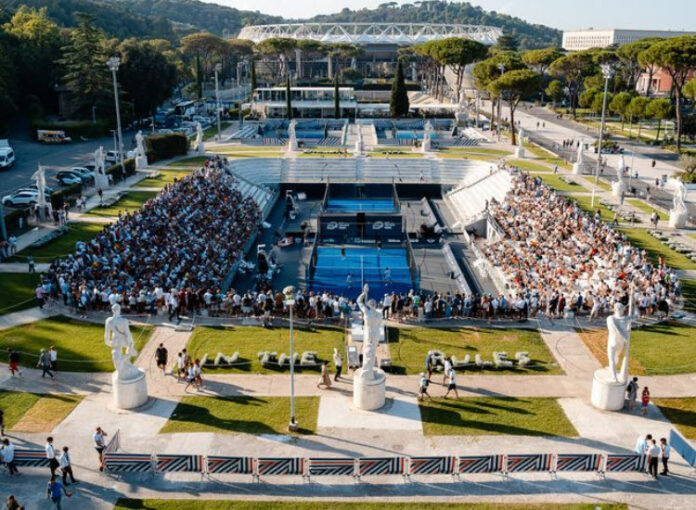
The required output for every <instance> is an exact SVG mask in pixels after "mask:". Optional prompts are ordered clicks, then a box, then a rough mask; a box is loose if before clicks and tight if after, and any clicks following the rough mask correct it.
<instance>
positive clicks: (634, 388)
mask: <svg viewBox="0 0 696 510" xmlns="http://www.w3.org/2000/svg"><path fill="white" fill-rule="evenodd" d="M626 393H627V394H628V395H627V398H628V410H629V411H633V409H635V407H636V398H637V397H638V378H637V377H634V378H633V379H631V382H629V383H628V386H626Z"/></svg>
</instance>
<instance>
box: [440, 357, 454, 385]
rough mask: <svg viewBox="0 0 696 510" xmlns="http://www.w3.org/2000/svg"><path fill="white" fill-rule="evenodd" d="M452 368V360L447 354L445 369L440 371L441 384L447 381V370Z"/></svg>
mask: <svg viewBox="0 0 696 510" xmlns="http://www.w3.org/2000/svg"><path fill="white" fill-rule="evenodd" d="M450 370H452V361H451V360H450V357H449V356H447V357H446V358H445V369H444V370H443V371H442V384H443V385H444V384H445V382H447V378H448V377H449V371H450Z"/></svg>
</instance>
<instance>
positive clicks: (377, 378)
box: [353, 285, 386, 411]
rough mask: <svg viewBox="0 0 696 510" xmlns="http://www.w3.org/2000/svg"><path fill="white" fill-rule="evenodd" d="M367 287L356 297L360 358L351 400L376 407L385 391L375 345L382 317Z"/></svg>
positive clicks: (359, 404)
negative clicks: (359, 317) (360, 332)
mask: <svg viewBox="0 0 696 510" xmlns="http://www.w3.org/2000/svg"><path fill="white" fill-rule="evenodd" d="M369 290H370V289H369V287H368V286H367V285H365V286H364V287H363V291H362V293H361V294H360V296H359V297H358V299H357V305H358V308H359V309H360V311H361V312H362V316H363V350H362V354H363V361H362V366H361V367H360V368H359V369H357V370H356V371H355V375H354V377H353V403H354V404H355V406H356V407H358V408H359V409H364V410H368V411H371V410H375V409H379V408H380V407H382V406H384V402H385V395H386V376H385V374H384V371H382V370H381V369H379V368H375V365H376V362H377V346H378V345H379V339H380V337H381V334H382V331H383V330H384V319H383V318H382V309H381V308H380V307H378V306H377V303H376V302H375V300H374V299H369V300H368V299H367V294H368V291H369Z"/></svg>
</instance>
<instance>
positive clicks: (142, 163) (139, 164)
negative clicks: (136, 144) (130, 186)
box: [135, 156, 147, 170]
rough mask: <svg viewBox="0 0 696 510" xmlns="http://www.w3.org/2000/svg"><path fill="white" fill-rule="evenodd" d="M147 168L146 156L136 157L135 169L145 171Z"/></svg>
mask: <svg viewBox="0 0 696 510" xmlns="http://www.w3.org/2000/svg"><path fill="white" fill-rule="evenodd" d="M146 168H147V156H136V158H135V169H136V170H145V169H146Z"/></svg>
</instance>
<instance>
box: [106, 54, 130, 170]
mask: <svg viewBox="0 0 696 510" xmlns="http://www.w3.org/2000/svg"><path fill="white" fill-rule="evenodd" d="M120 63H121V59H120V58H118V57H111V58H110V59H109V60H107V61H106V65H107V66H108V68H109V71H111V77H112V79H113V82H114V103H115V105H116V129H117V131H118V158H119V161H120V162H121V175H122V176H123V178H124V179H125V178H126V167H125V166H124V165H123V133H122V132H121V108H120V107H119V105H118V83H117V82H116V71H118V66H119V64H120Z"/></svg>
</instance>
